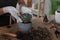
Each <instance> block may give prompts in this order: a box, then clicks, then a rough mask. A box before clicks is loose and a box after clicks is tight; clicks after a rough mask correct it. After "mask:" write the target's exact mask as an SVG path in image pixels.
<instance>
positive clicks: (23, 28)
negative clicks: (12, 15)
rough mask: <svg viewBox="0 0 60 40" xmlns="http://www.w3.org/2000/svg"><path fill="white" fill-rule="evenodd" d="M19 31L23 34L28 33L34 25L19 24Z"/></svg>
mask: <svg viewBox="0 0 60 40" xmlns="http://www.w3.org/2000/svg"><path fill="white" fill-rule="evenodd" d="M18 27H19V30H20V31H22V32H27V31H29V30H30V29H31V28H32V23H25V24H24V23H21V22H19V23H18Z"/></svg>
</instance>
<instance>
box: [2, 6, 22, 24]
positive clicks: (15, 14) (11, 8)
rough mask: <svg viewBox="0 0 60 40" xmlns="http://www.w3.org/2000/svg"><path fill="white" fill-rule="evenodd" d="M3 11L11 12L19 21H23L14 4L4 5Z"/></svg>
mask: <svg viewBox="0 0 60 40" xmlns="http://www.w3.org/2000/svg"><path fill="white" fill-rule="evenodd" d="M3 11H4V13H10V14H11V16H13V17H15V18H16V19H17V23H18V22H22V20H21V19H20V17H19V16H18V13H19V12H18V10H17V9H16V8H14V7H12V6H7V7H3Z"/></svg>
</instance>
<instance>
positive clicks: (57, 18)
mask: <svg viewBox="0 0 60 40" xmlns="http://www.w3.org/2000/svg"><path fill="white" fill-rule="evenodd" d="M55 21H56V23H59V24H60V11H55Z"/></svg>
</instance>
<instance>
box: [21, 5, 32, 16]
mask: <svg viewBox="0 0 60 40" xmlns="http://www.w3.org/2000/svg"><path fill="white" fill-rule="evenodd" d="M21 12H22V13H29V14H31V15H32V16H33V14H32V10H31V9H29V8H28V7H25V6H22V7H21Z"/></svg>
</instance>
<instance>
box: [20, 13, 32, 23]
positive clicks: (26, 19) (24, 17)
mask: <svg viewBox="0 0 60 40" xmlns="http://www.w3.org/2000/svg"><path fill="white" fill-rule="evenodd" d="M20 18H21V19H22V20H23V22H24V23H29V22H31V18H32V15H30V14H29V13H24V14H21V16H20Z"/></svg>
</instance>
